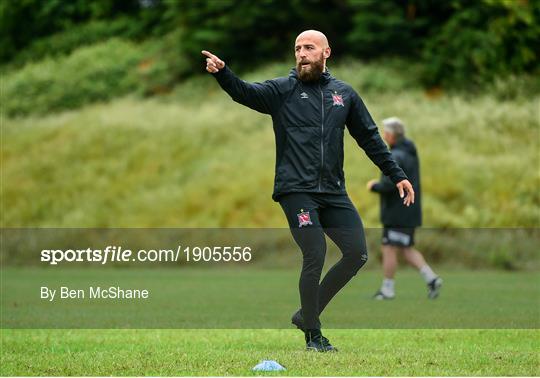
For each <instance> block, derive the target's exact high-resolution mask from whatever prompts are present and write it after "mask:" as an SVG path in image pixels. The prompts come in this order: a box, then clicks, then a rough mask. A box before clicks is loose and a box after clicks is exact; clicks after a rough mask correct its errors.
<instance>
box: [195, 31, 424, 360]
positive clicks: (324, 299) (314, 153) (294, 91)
mask: <svg viewBox="0 0 540 378" xmlns="http://www.w3.org/2000/svg"><path fill="white" fill-rule="evenodd" d="M294 51H295V57H296V67H295V68H293V69H292V70H291V72H290V74H289V76H288V77H280V78H277V79H273V80H267V81H265V82H263V83H248V82H245V81H243V80H241V79H239V78H238V77H237V76H236V75H235V74H234V73H233V72H232V71H231V70H230V69H229V67H228V66H227V65H225V62H223V61H222V60H221V59H220V58H218V57H217V56H215V55H214V54H212V53H210V52H208V51H205V50H204V51H202V54H203V55H205V56H206V57H207V58H206V70H207V71H208V72H210V73H211V74H213V76H214V77H215V78H216V80H217V81H218V83H219V85H220V86H221V87H222V88H223V90H225V92H227V93H228V94H229V95H230V96H231V98H232V99H233V100H234V101H236V102H238V103H240V104H242V105H245V106H248V107H249V108H251V109H253V110H256V111H258V112H261V113H264V114H268V115H270V116H272V121H273V126H274V133H275V137H276V165H275V180H274V192H273V195H272V198H273V199H274V200H275V201H277V202H279V204H280V205H281V207H282V209H283V211H284V213H285V216H286V217H287V220H288V223H289V227H290V229H291V233H292V235H293V238H294V240H295V241H296V243H297V244H298V246H299V247H300V250H301V251H302V256H303V263H302V272H301V274H300V283H299V289H300V303H301V308H300V310H298V311H297V312H296V313H295V314H294V315H293V317H292V323H293V324H294V325H296V326H297V327H298V328H299V329H301V330H302V331H303V332H304V334H305V340H306V348H307V349H308V350H314V351H319V352H327V351H337V349H336V348H335V347H334V346H332V345H331V344H330V342H329V341H328V339H327V338H326V337H324V336H323V335H322V333H321V322H320V320H319V315H320V313H321V312H322V311H323V310H324V309H325V307H326V306H327V305H328V303H329V302H330V300H331V299H332V298H333V297H334V296H335V295H336V294H337V292H338V291H339V290H340V289H341V288H342V287H343V286H345V284H346V283H347V282H349V280H350V279H351V278H352V277H353V276H355V275H356V273H357V272H358V270H359V269H360V268H361V267H362V266H363V265H364V264H365V263H366V261H367V248H366V241H365V236H364V229H363V225H362V221H361V219H360V216H359V215H358V212H357V210H356V208H355V207H354V205H353V204H352V202H351V200H350V199H349V197H348V195H347V191H346V189H345V175H344V172H343V160H344V159H343V137H344V130H345V127H346V128H347V129H348V131H349V133H350V134H351V136H352V137H353V138H354V139H355V140H356V142H357V143H358V145H359V146H360V147H361V148H362V149H363V150H364V151H365V153H366V155H367V156H368V157H369V158H370V159H371V160H372V161H373V163H375V165H377V166H378V167H379V169H380V170H381V171H382V173H383V174H384V175H386V176H388V177H389V178H390V180H391V181H392V182H393V183H394V184H395V185H396V187H397V189H398V191H399V194H400V196H401V198H403V203H404V205H405V206H409V205H410V204H411V203H414V191H413V188H412V185H411V184H410V182H409V181H408V180H407V176H406V175H405V173H404V172H403V170H402V169H401V168H400V167H399V166H398V165H397V164H396V162H395V161H394V160H393V159H392V155H391V154H390V151H389V150H388V148H387V147H386V144H385V143H384V142H383V140H382V139H381V136H380V135H379V131H378V129H377V126H376V125H375V122H374V121H373V119H372V118H371V116H370V114H369V112H368V111H367V109H366V107H365V105H364V103H363V101H362V99H361V98H360V96H359V95H358V94H357V93H356V91H355V90H354V89H353V88H352V87H351V86H350V85H348V84H346V83H344V82H343V81H340V80H337V79H335V78H334V77H333V76H331V75H330V72H329V71H328V69H327V68H326V60H327V59H328V58H329V57H330V53H331V49H330V46H329V44H328V40H327V39H326V37H325V35H324V34H323V33H321V32H319V31H316V30H307V31H304V32H302V33H300V35H298V37H297V38H296V41H295V45H294ZM325 234H326V235H327V236H328V237H329V238H330V239H331V240H332V241H334V243H336V245H337V246H338V247H339V249H340V250H341V253H342V255H343V256H342V258H341V259H340V260H339V261H338V262H337V263H336V264H335V265H334V266H333V267H332V268H331V269H330V270H329V271H328V272H327V274H326V275H325V277H324V278H323V280H322V281H321V280H320V279H321V273H322V268H323V265H324V259H325V254H326V239H325Z"/></svg>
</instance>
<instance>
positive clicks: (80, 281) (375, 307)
mask: <svg viewBox="0 0 540 378" xmlns="http://www.w3.org/2000/svg"><path fill="white" fill-rule="evenodd" d="M298 265H299V264H298ZM326 266H327V268H328V267H329V266H330V265H329V264H327V265H326ZM368 268H369V267H368ZM438 273H439V274H441V276H442V277H443V278H444V281H445V287H444V295H443V296H442V298H439V300H437V301H434V302H433V301H428V300H427V299H426V293H427V291H426V288H425V284H424V282H423V281H422V279H421V278H420V276H419V275H418V273H416V272H414V271H413V270H408V269H407V270H403V271H401V272H400V274H399V275H398V277H397V286H396V290H397V298H396V299H395V300H394V301H390V302H384V303H381V302H377V301H373V300H371V296H372V295H373V293H374V292H375V291H376V289H377V288H378V287H379V285H380V280H381V273H380V271H379V269H376V270H375V269H364V270H362V271H360V273H359V274H358V275H357V276H356V277H355V278H354V279H353V280H352V281H351V282H350V284H349V285H348V286H346V287H345V288H344V289H343V290H342V291H341V292H340V293H339V295H338V296H337V297H336V298H335V299H334V300H333V301H332V303H331V305H330V307H329V308H328V311H325V313H323V317H322V321H323V322H324V325H325V327H328V328H379V329H380V328H401V329H403V328H432V329H437V328H499V329H500V328H529V329H532V328H538V327H539V325H540V309H539V308H538V303H539V300H540V285H539V281H538V274H537V273H536V272H513V273H507V272H500V271H494V270H493V271H486V270H484V271H466V270H457V271H456V270H442V271H441V270H438ZM298 274H299V273H298V271H297V269H290V268H289V269H265V268H261V267H252V266H249V265H246V266H243V267H235V268H233V267H231V268H227V267H223V266H220V267H216V268H208V269H204V268H197V267H188V268H183V269H167V268H155V269H152V268H150V269H137V268H129V269H107V268H105V269H98V268H94V269H80V268H79V269H70V268H49V269H42V268H4V269H3V272H2V288H3V295H2V298H1V305H2V326H3V327H4V328H191V329H194V328H269V329H270V328H287V327H288V325H289V322H290V320H289V319H290V315H291V314H292V312H293V311H294V310H295V309H296V308H297V307H298V306H299V301H298V289H297V288H298ZM42 286H46V287H49V288H53V289H57V290H58V289H59V288H60V287H61V286H65V287H69V288H70V289H85V290H86V297H85V298H84V299H82V298H81V299H71V300H70V299H59V296H60V295H59V294H58V295H57V296H56V299H55V300H54V301H53V302H49V301H48V300H42V299H40V288H41V287H42ZM89 286H102V287H109V286H120V287H122V288H141V289H142V288H144V289H148V290H149V292H150V296H149V298H148V299H146V300H141V299H139V300H118V299H117V300H107V299H95V298H94V299H90V298H89V295H88V290H87V289H88V287H89ZM58 291H59V290H58ZM525 293H526V295H525Z"/></svg>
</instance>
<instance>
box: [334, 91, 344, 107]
mask: <svg viewBox="0 0 540 378" xmlns="http://www.w3.org/2000/svg"><path fill="white" fill-rule="evenodd" d="M332 100H334V103H333V104H332V105H333V106H345V104H344V103H343V97H341V95H340V94H337V92H334V93H333V94H332Z"/></svg>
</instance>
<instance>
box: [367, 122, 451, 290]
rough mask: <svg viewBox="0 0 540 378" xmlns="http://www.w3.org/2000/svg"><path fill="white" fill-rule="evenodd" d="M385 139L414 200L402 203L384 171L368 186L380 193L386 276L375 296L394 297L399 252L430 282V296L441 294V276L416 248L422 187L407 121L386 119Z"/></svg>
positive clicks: (420, 223)
mask: <svg viewBox="0 0 540 378" xmlns="http://www.w3.org/2000/svg"><path fill="white" fill-rule="evenodd" d="M383 125H384V134H383V136H384V140H385V141H386V142H387V143H388V145H389V146H390V151H391V152H392V157H393V158H394V160H395V161H396V162H397V163H398V164H399V166H400V167H401V168H402V169H403V171H405V173H406V174H407V177H409V180H410V181H411V183H412V186H413V188H414V193H415V202H414V204H412V205H411V206H409V207H404V206H402V204H401V198H400V197H399V193H398V191H397V190H396V187H395V185H394V184H393V183H392V181H390V179H389V178H388V177H387V176H385V175H382V177H381V180H380V181H376V180H371V181H369V182H368V184H367V187H368V189H369V190H371V191H374V192H377V193H379V194H380V196H381V222H382V224H383V225H384V229H383V235H382V256H383V273H384V279H383V283H382V286H381V288H380V289H379V291H378V292H377V293H375V295H374V297H373V298H375V299H381V300H382V299H393V298H394V296H395V290H394V275H395V274H396V269H397V254H398V253H400V252H401V253H403V255H404V257H405V259H406V260H407V261H408V262H409V263H410V264H411V265H412V266H414V267H415V268H417V269H418V270H419V271H420V274H421V275H422V277H423V278H424V280H425V281H426V284H427V286H428V298H430V299H435V298H437V296H438V295H439V290H440V287H441V285H442V279H441V278H440V277H438V276H437V275H436V274H435V273H434V272H433V270H432V269H431V268H430V266H429V265H428V264H427V263H426V261H425V259H424V257H423V256H422V254H421V253H420V252H419V251H417V250H416V249H415V248H414V231H415V228H416V227H419V226H421V225H422V196H421V190H420V162H419V158H418V153H417V151H416V147H415V145H414V143H413V142H412V141H411V140H409V139H407V138H405V125H404V124H403V122H402V121H401V120H400V119H399V118H396V117H392V118H387V119H385V120H383Z"/></svg>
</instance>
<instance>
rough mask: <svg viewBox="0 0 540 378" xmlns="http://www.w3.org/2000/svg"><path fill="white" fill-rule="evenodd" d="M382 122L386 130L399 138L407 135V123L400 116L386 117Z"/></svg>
mask: <svg viewBox="0 0 540 378" xmlns="http://www.w3.org/2000/svg"><path fill="white" fill-rule="evenodd" d="M382 122H383V125H384V129H385V130H386V131H389V132H390V133H392V134H394V135H395V136H396V137H398V138H402V137H404V136H405V125H404V124H403V121H402V120H400V119H399V118H398V117H390V118H386V119H383V121H382Z"/></svg>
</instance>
